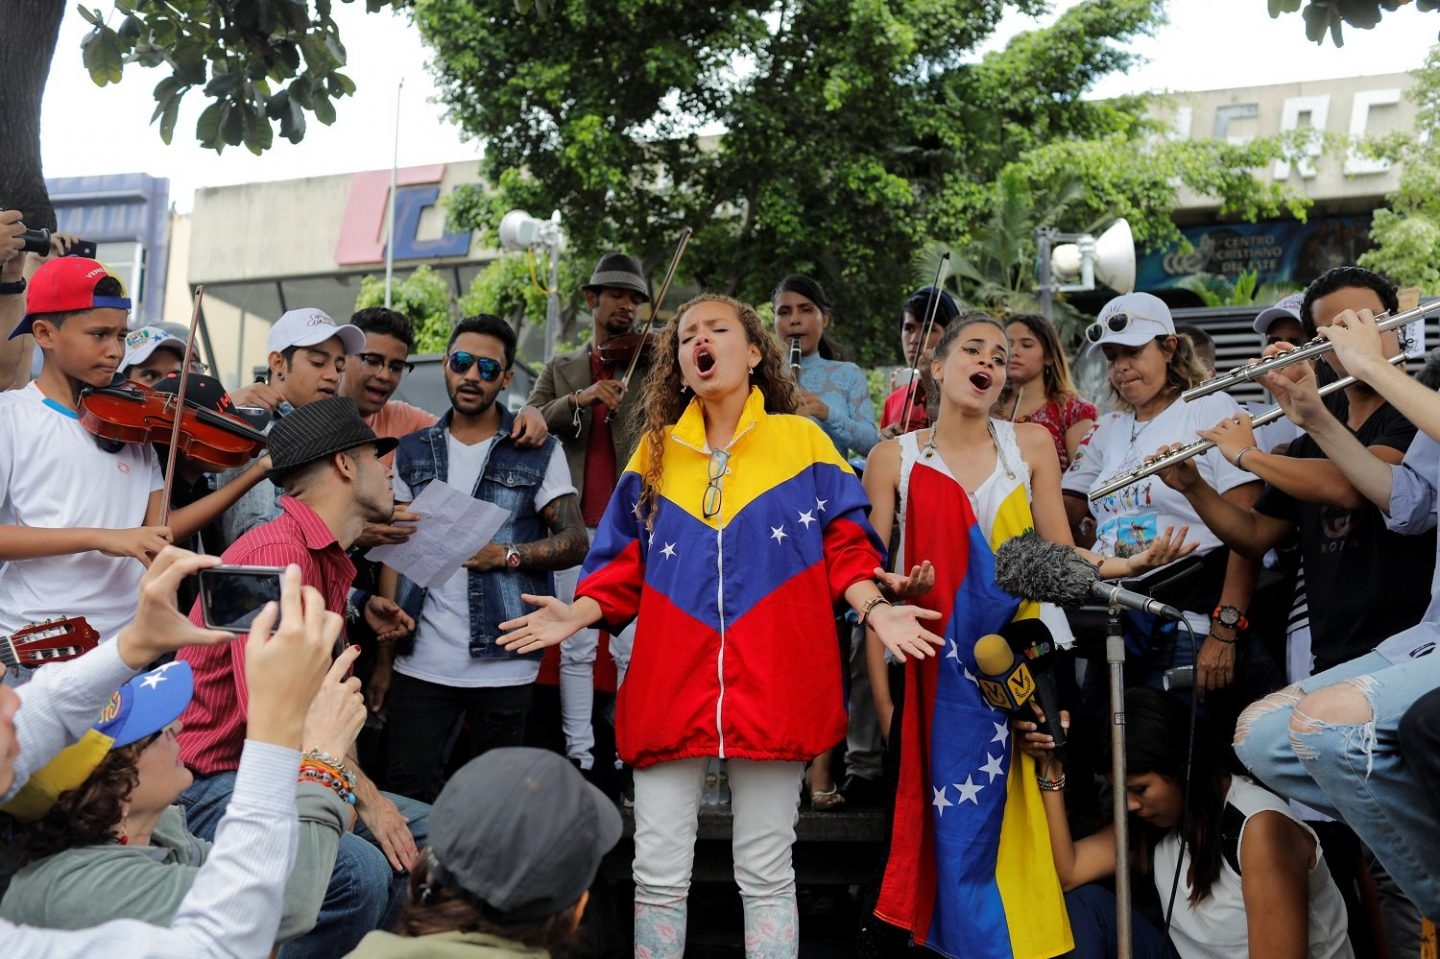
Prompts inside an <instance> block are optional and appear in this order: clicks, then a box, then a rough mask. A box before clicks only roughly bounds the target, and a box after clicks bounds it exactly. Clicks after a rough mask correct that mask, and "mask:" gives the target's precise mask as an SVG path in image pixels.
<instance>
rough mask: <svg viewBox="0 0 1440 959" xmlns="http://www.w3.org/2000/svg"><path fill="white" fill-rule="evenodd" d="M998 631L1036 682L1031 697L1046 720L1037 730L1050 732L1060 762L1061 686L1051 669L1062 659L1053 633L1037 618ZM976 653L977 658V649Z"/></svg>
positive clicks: (1062, 731)
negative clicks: (1057, 653)
mask: <svg viewBox="0 0 1440 959" xmlns="http://www.w3.org/2000/svg"><path fill="white" fill-rule="evenodd" d="M1000 632H1001V634H1002V635H1003V636H1004V638H1005V642H1006V643H1008V644H1009V646H1010V650H1011V651H1012V652H1013V653H1014V654H1015V655H1016V656H1018V657H1020V658H1021V659H1022V660H1023V662H1024V663H1025V664H1027V665H1028V666H1029V667H1030V675H1031V677H1032V679H1033V682H1034V685H1035V692H1034V694H1033V695H1032V697H1031V698H1032V699H1034V700H1035V702H1037V703H1039V704H1040V709H1041V710H1042V711H1044V713H1045V720H1044V722H1042V723H1040V731H1041V732H1043V733H1049V734H1050V737H1051V738H1052V739H1053V740H1055V754H1056V757H1057V758H1058V759H1060V760H1061V761H1062V762H1063V761H1064V760H1065V727H1064V726H1062V725H1061V724H1060V690H1059V689H1058V688H1057V686H1056V684H1055V673H1054V671H1053V667H1054V665H1055V664H1056V663H1057V662H1062V661H1063V660H1061V659H1060V658H1058V657H1057V656H1056V654H1055V637H1054V636H1053V635H1051V633H1050V627H1049V626H1046V625H1045V624H1044V623H1042V622H1041V621H1040V620H1038V619H1018V620H1016V621H1014V622H1012V623H1007V624H1006V625H1005V628H1004V629H1002V630H1001V631H1000ZM976 656H977V659H978V656H979V652H978V649H977V652H976Z"/></svg>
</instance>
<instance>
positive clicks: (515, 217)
mask: <svg viewBox="0 0 1440 959" xmlns="http://www.w3.org/2000/svg"><path fill="white" fill-rule="evenodd" d="M539 238H540V221H539V220H537V219H535V218H534V217H533V216H531V215H530V214H528V213H526V212H525V211H524V210H511V211H510V212H509V213H507V214H505V216H504V217H503V218H502V219H501V220H500V246H501V247H502V248H503V249H506V250H524V249H528V248H529V247H532V246H535V245H536V243H537V242H538V241H539Z"/></svg>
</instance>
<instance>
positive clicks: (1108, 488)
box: [1090, 315, 1405, 503]
mask: <svg viewBox="0 0 1440 959" xmlns="http://www.w3.org/2000/svg"><path fill="white" fill-rule="evenodd" d="M1397 316H1398V315H1397ZM1292 352H1294V351H1292ZM1282 355H1284V356H1288V355H1289V354H1288V353H1286V354H1282ZM1389 362H1390V363H1392V364H1398V363H1403V362H1405V354H1404V353H1400V354H1397V355H1395V356H1392V357H1390V360H1389ZM1354 383H1355V377H1353V376H1342V377H1341V378H1340V379H1338V380H1336V381H1335V382H1333V383H1326V384H1325V385H1324V386H1322V387H1320V391H1319V392H1320V395H1321V396H1329V395H1330V394H1331V393H1334V392H1337V391H1338V390H1343V389H1345V388H1346V387H1347V386H1351V385H1352V384H1354ZM1284 415H1285V411H1284V410H1283V409H1281V408H1280V407H1278V406H1276V407H1274V408H1273V409H1269V410H1266V411H1265V412H1264V413H1261V414H1260V415H1258V416H1256V417H1255V418H1254V419H1252V420H1251V421H1250V426H1251V427H1252V428H1253V427H1256V426H1264V425H1265V424H1267V423H1273V422H1275V421H1276V420H1278V419H1280V417H1282V416H1284ZM1214 446H1215V442H1214V441H1213V440H1196V441H1195V442H1193V443H1187V444H1186V445H1185V446H1182V447H1180V448H1179V449H1178V450H1171V451H1170V452H1168V453H1166V454H1164V455H1163V456H1157V457H1155V459H1153V460H1151V461H1150V462H1149V463H1146V464H1145V465H1144V466H1137V467H1136V468H1135V469H1133V470H1130V471H1129V472H1128V473H1117V474H1115V475H1114V476H1112V477H1110V478H1109V479H1107V480H1105V481H1104V482H1102V483H1101V484H1100V485H1099V486H1097V487H1095V489H1094V490H1092V491H1091V493H1090V502H1092V503H1093V502H1095V501H1096V500H1097V499H1100V498H1102V497H1105V496H1109V495H1110V494H1111V493H1114V492H1115V491H1116V490H1122V489H1124V488H1125V487H1127V486H1129V485H1130V484H1131V483H1138V482H1140V481H1141V480H1142V479H1144V478H1145V477H1147V476H1151V475H1153V474H1155V473H1158V472H1160V471H1161V470H1163V469H1168V468H1170V467H1171V466H1174V465H1175V464H1176V463H1183V462H1185V461H1186V460H1188V459H1190V458H1192V457H1195V456H1199V455H1200V454H1201V453H1204V452H1205V451H1206V450H1209V449H1211V448H1213V447H1214Z"/></svg>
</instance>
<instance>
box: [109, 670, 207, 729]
mask: <svg viewBox="0 0 1440 959" xmlns="http://www.w3.org/2000/svg"><path fill="white" fill-rule="evenodd" d="M194 693H195V675H194V674H193V673H192V672H191V671H190V664H189V663H187V662H185V661H184V660H178V659H177V660H175V661H174V662H170V663H166V664H165V665H164V666H161V667H159V668H158V669H152V670H150V672H148V673H143V674H141V675H139V676H136V677H135V678H134V679H132V680H130V682H128V683H126V684H125V685H124V686H121V687H120V688H119V689H118V690H116V691H115V695H113V696H111V697H110V702H108V703H106V704H105V708H104V709H102V710H101V711H100V719H99V721H97V722H96V723H95V726H94V727H93V728H94V729H95V731H96V732H97V733H100V734H101V735H104V736H108V737H110V738H111V739H113V740H115V744H114V745H113V746H112V747H111V748H112V749H119V748H120V747H121V746H128V745H130V744H131V743H133V742H136V741H137V740H141V739H144V738H145V737H146V736H149V735H150V734H151V733H158V732H160V730H162V729H164V728H165V727H166V726H168V725H170V724H171V723H173V722H174V721H175V720H177V719H179V718H180V714H181V713H183V712H184V711H185V707H186V706H188V705H190V697H191V696H192V695H194Z"/></svg>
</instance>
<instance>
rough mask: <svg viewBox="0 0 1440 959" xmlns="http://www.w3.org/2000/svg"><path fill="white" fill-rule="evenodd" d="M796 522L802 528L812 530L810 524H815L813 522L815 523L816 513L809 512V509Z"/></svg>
mask: <svg viewBox="0 0 1440 959" xmlns="http://www.w3.org/2000/svg"><path fill="white" fill-rule="evenodd" d="M796 522H798V523H799V524H800V525H801V526H803V527H805V528H806V529H809V528H810V524H811V523H813V522H815V512H814V510H808V509H807V510H806V511H805V512H803V513H801V514H800V518H799V519H798V520H797V521H796Z"/></svg>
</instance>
